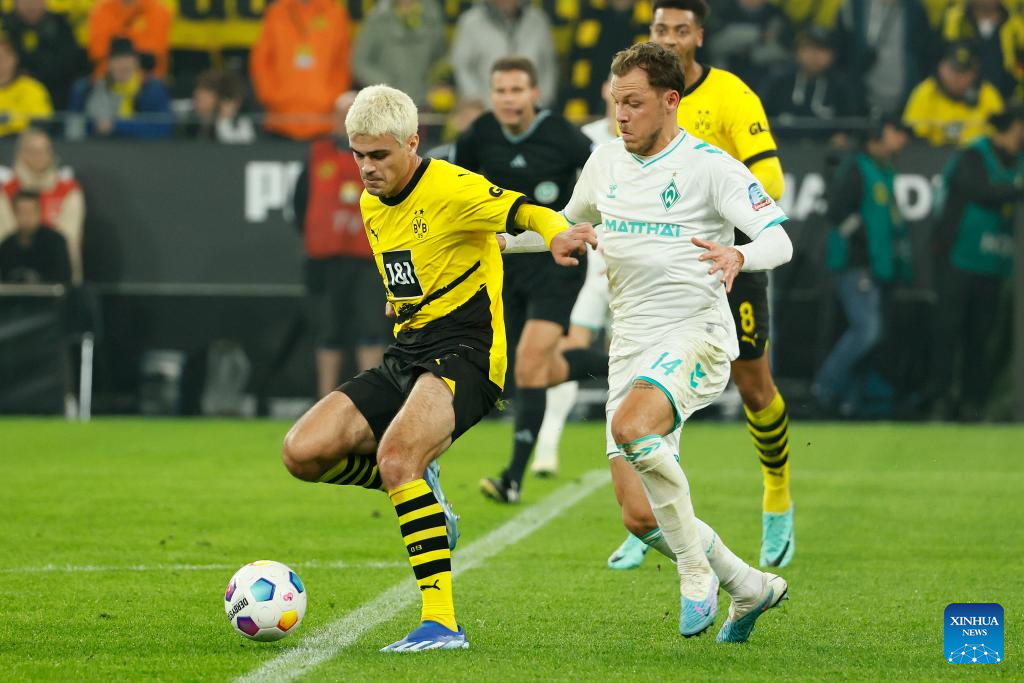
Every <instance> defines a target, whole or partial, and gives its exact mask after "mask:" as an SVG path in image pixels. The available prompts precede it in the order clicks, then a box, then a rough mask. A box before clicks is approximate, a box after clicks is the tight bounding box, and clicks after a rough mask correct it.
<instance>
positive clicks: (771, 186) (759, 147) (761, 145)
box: [677, 66, 783, 199]
mask: <svg viewBox="0 0 1024 683" xmlns="http://www.w3.org/2000/svg"><path fill="white" fill-rule="evenodd" d="M677 118H678V122H679V125H680V126H681V127H682V128H683V129H684V130H686V131H688V132H690V133H692V134H693V135H695V136H697V137H699V138H701V139H702V140H704V141H706V142H709V143H711V144H712V145H714V146H715V147H718V148H719V149H721V150H723V151H724V152H726V153H727V154H729V156H731V157H733V158H734V159H738V160H739V161H742V162H743V163H744V164H745V165H746V166H747V168H749V169H750V170H751V172H752V173H753V174H754V175H755V176H757V179H758V180H760V181H761V184H762V185H764V189H765V191H766V192H768V194H770V195H771V196H772V197H773V198H775V199H778V198H779V197H781V196H782V189H783V180H782V166H781V165H780V164H779V163H778V156H779V152H778V149H777V147H776V145H775V138H773V137H772V133H771V130H770V129H769V128H768V117H767V115H766V114H765V113H764V106H763V105H762V104H761V98H759V97H758V96H757V94H756V93H755V92H754V91H753V90H751V89H750V88H749V87H747V84H746V83H744V82H743V81H742V80H740V79H739V77H738V76H736V75H734V74H732V73H730V72H728V71H723V70H722V69H715V68H712V67H709V66H705V67H704V74H703V76H701V78H700V79H699V80H698V81H697V82H696V83H694V84H693V85H690V86H687V88H686V92H685V93H683V99H682V101H681V102H680V103H679V111H678V114H677ZM769 160H770V161H771V163H765V164H760V165H759V167H758V168H757V169H755V168H754V165H755V164H759V162H766V161H769ZM776 169H777V170H776Z"/></svg>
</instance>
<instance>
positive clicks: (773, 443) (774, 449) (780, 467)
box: [743, 392, 793, 512]
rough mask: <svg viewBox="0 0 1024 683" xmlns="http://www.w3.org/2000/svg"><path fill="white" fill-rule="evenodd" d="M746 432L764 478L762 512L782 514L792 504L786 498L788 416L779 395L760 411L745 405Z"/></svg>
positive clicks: (791, 501) (787, 480)
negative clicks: (748, 434) (755, 451)
mask: <svg viewBox="0 0 1024 683" xmlns="http://www.w3.org/2000/svg"><path fill="white" fill-rule="evenodd" d="M743 409H744V410H745V411H746V413H747V429H749V430H750V435H751V436H752V437H753V439H754V448H756V449H757V453H758V456H759V458H760V460H761V473H762V474H763V475H764V501H763V509H764V511H765V512H785V511H786V510H788V509H789V508H790V506H791V505H792V504H793V500H792V498H791V497H790V495H789V416H788V415H787V414H786V402H785V401H783V400H782V394H780V393H778V392H776V393H775V398H773V399H772V400H771V403H769V404H768V406H767V407H765V408H764V409H763V410H759V411H757V412H756V413H755V412H753V411H751V410H750V409H749V408H747V407H746V406H744V407H743Z"/></svg>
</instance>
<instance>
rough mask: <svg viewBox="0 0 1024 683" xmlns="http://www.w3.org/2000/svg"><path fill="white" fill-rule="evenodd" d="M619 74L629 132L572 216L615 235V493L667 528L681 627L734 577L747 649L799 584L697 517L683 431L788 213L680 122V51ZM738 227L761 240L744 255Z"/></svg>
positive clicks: (694, 626)
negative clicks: (755, 564)
mask: <svg viewBox="0 0 1024 683" xmlns="http://www.w3.org/2000/svg"><path fill="white" fill-rule="evenodd" d="M612 74H613V75H612V85H611V92H612V97H613V99H614V101H615V106H616V110H615V113H616V120H617V122H618V125H619V129H620V131H621V133H622V137H621V139H619V140H616V141H614V142H610V143H607V144H605V145H602V146H600V147H598V148H597V149H596V150H595V151H594V152H593V154H592V155H591V157H590V159H589V160H588V161H587V164H586V166H585V167H584V169H583V172H582V174H581V176H580V179H579V181H578V182H577V184H576V188H575V190H574V192H573V196H572V199H571V200H570V201H569V204H568V205H566V207H565V209H564V210H563V213H564V214H565V216H566V219H567V220H568V221H569V222H571V223H575V224H582V223H602V224H603V228H604V229H603V236H602V240H601V245H600V246H601V251H602V252H603V254H604V257H605V260H606V262H607V264H608V282H609V288H610V292H611V310H612V345H611V351H610V365H609V377H608V384H609V393H608V403H607V408H606V411H607V421H608V432H609V434H608V455H609V458H610V460H611V464H612V473H613V477H614V478H615V488H616V494H617V496H618V497H619V500H620V503H622V504H623V505H624V506H626V505H628V504H629V501H630V499H631V498H635V497H636V496H637V495H640V494H639V491H641V490H642V492H643V494H646V498H647V499H648V501H649V502H650V505H651V508H652V510H653V513H654V516H655V519H656V520H657V522H658V528H657V529H655V530H654V531H652V532H650V533H649V534H647V535H646V536H645V538H644V540H645V542H647V543H648V544H650V545H652V546H653V547H655V548H658V549H659V550H661V551H662V552H664V553H665V554H666V555H668V556H669V557H672V558H674V559H675V560H676V563H677V566H678V570H679V579H680V593H681V614H680V621H679V629H680V633H682V634H683V635H686V636H691V635H696V634H698V633H701V632H703V631H704V630H705V629H707V628H708V627H709V626H710V625H711V624H712V623H713V621H714V618H715V612H716V610H717V595H718V587H719V581H720V580H721V584H722V586H723V587H724V588H725V589H726V590H727V592H729V594H730V596H731V597H732V604H731V605H730V610H729V619H728V620H727V621H726V622H725V624H724V625H723V626H722V629H721V631H720V632H719V634H718V639H719V640H721V641H733V642H735V641H744V640H746V639H747V638H748V637H749V635H750V632H751V630H752V629H753V625H754V621H755V620H756V619H757V617H758V616H759V615H760V614H761V613H763V612H764V611H765V610H767V609H769V608H771V607H773V606H775V605H776V604H778V602H779V601H780V600H782V598H783V597H785V595H786V591H787V589H788V587H787V585H786V582H785V581H784V580H783V579H782V578H781V577H778V576H775V575H773V574H767V573H763V572H760V571H758V570H756V569H754V568H752V567H749V566H748V565H746V564H745V563H743V562H742V561H741V560H739V559H738V558H737V557H736V556H735V555H734V554H732V553H731V552H730V551H729V550H728V548H726V547H725V546H724V544H722V543H721V540H720V539H718V538H716V537H715V535H714V532H713V531H711V529H710V528H709V527H707V525H705V524H703V523H702V522H700V521H699V520H698V519H697V518H696V517H695V516H694V511H693V505H692V503H691V500H690V492H689V484H688V482H687V480H686V476H685V475H684V474H683V471H682V469H681V467H680V466H679V464H678V462H677V457H678V448H677V444H678V430H679V428H680V427H681V426H682V424H683V423H684V422H685V421H686V419H687V418H688V417H689V416H690V415H692V414H693V413H694V412H696V411H697V410H700V409H701V408H703V407H705V406H707V405H710V404H711V403H712V402H713V401H714V400H715V398H716V397H717V396H718V395H719V394H720V393H721V392H722V390H723V389H725V386H726V384H727V383H728V380H729V373H730V361H731V360H732V359H733V358H735V357H736V356H737V355H738V354H739V349H738V345H737V341H736V332H735V328H734V323H733V320H732V315H731V313H730V311H729V306H728V302H727V300H726V291H727V289H728V288H729V287H730V286H731V284H732V280H733V278H735V276H736V274H737V273H738V272H739V271H740V270H745V271H748V270H749V271H755V270H767V269H770V268H774V267H775V266H778V265H781V264H783V263H785V262H786V261H788V260H789V258H790V257H791V256H792V244H791V242H790V241H789V238H788V236H787V235H786V232H785V230H783V228H782V227H781V224H782V223H783V222H784V221H785V220H786V216H785V214H783V212H782V211H781V209H779V207H778V206H776V204H775V203H774V202H773V201H772V200H771V198H770V197H769V196H768V195H767V194H766V193H765V192H764V190H763V189H762V188H761V185H760V184H759V183H758V181H757V180H756V179H755V178H754V176H753V175H751V173H750V171H748V170H747V168H746V167H745V166H744V165H743V164H742V163H740V162H738V161H736V160H735V159H732V158H731V157H729V156H728V155H727V154H724V153H723V152H722V151H721V150H718V149H717V148H715V147H713V146H711V145H709V144H707V143H705V142H703V141H701V140H699V139H697V138H694V137H693V136H691V135H689V134H688V133H686V132H685V131H683V130H681V129H679V128H678V127H677V126H676V108H677V107H678V104H679V98H680V94H681V93H682V92H683V90H684V88H685V84H684V82H683V76H682V69H681V66H680V64H679V61H678V57H676V56H675V54H673V53H671V52H669V51H667V50H664V49H663V48H661V47H658V46H657V45H654V44H653V43H641V44H639V45H634V46H633V47H631V48H629V49H627V50H623V51H622V52H620V53H618V54H617V55H616V57H615V60H614V61H613V63H612ZM734 226H735V227H737V228H739V229H740V230H741V231H743V232H744V233H746V234H747V235H748V236H749V237H750V238H751V240H752V242H751V243H750V244H747V245H744V246H741V247H733V246H732V244H733V234H734V233H733V227H734ZM620 456H622V457H620ZM638 482H639V484H640V486H637V483H638Z"/></svg>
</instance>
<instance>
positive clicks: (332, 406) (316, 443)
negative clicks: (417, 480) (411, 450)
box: [281, 391, 382, 489]
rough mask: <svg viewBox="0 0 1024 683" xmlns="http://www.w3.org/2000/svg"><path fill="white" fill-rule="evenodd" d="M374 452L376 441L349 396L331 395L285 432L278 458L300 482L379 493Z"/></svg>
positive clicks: (379, 480)
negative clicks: (363, 487)
mask: <svg viewBox="0 0 1024 683" xmlns="http://www.w3.org/2000/svg"><path fill="white" fill-rule="evenodd" d="M376 452H377V439H376V438H374V436H373V431H372V430H371V429H370V425H369V423H368V422H367V421H366V418H365V417H363V414H362V413H360V412H359V410H358V409H357V408H356V406H355V404H354V403H352V400H351V399H350V398H349V397H348V396H346V395H345V394H344V393H342V392H340V391H332V392H330V393H329V394H327V396H324V397H323V398H322V399H320V400H319V401H318V402H317V403H316V405H314V406H313V407H312V408H310V409H309V410H307V411H306V413H305V414H304V415H303V416H302V417H300V418H299V420H298V421H297V422H296V423H295V424H294V425H293V426H292V428H291V429H290V430H288V434H287V435H286V436H285V438H284V446H283V448H282V451H281V458H282V460H283V461H284V466H285V467H286V468H287V469H288V471H289V472H290V473H291V474H292V476H294V477H296V478H298V479H302V480H303V481H322V482H328V483H338V484H352V485H358V486H365V487H367V488H377V489H381V488H382V484H381V478H380V476H379V474H378V470H377V462H376V458H375V457H374V456H375V453H376ZM335 480H337V481H335Z"/></svg>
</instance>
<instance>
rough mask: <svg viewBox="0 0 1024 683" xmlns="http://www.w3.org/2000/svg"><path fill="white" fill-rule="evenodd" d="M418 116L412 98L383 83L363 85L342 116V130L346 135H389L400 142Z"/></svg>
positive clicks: (412, 129) (413, 128) (409, 134)
mask: <svg viewBox="0 0 1024 683" xmlns="http://www.w3.org/2000/svg"><path fill="white" fill-rule="evenodd" d="M418 127H419V116H418V114H417V112H416V104H415V103H414V102H413V101H412V98H411V97H409V96H408V95H406V94H405V93H404V92H402V91H401V90H397V89H396V88H392V87H390V86H387V85H371V86H369V87H368V88H363V89H362V90H360V91H359V94H358V95H356V99H355V101H354V102H352V108H351V109H349V110H348V114H347V115H346V116H345V130H346V131H348V134H349V135H350V136H354V135H368V136H370V137H378V136H380V135H390V136H392V137H394V138H395V140H397V141H398V144H400V145H404V144H405V143H406V142H408V141H409V138H410V137H412V136H413V134H415V133H416V129H417V128H418Z"/></svg>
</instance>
